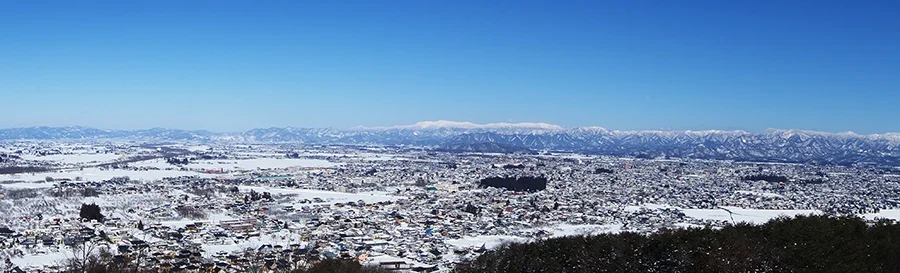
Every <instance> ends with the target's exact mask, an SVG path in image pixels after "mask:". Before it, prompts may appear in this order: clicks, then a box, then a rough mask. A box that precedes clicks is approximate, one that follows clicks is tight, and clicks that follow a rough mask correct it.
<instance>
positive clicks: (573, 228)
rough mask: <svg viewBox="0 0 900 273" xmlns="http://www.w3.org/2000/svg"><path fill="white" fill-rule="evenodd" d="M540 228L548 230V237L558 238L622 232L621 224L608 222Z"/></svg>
mask: <svg viewBox="0 0 900 273" xmlns="http://www.w3.org/2000/svg"><path fill="white" fill-rule="evenodd" d="M540 230H544V231H547V232H550V237H552V238H558V237H566V236H578V235H598V234H607V233H613V234H615V233H619V232H622V225H621V224H608V225H571V224H559V225H555V226H550V227H544V228H540Z"/></svg>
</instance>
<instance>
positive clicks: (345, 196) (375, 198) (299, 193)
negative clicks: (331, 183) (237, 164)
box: [238, 186, 403, 204]
mask: <svg viewBox="0 0 900 273" xmlns="http://www.w3.org/2000/svg"><path fill="white" fill-rule="evenodd" d="M238 188H239V189H240V190H241V191H251V190H253V191H256V192H269V193H271V194H273V195H277V194H284V195H296V198H298V199H313V198H316V197H318V198H321V199H323V200H325V203H330V204H335V203H343V202H351V201H352V202H356V201H359V200H362V201H364V202H366V203H377V202H385V201H394V200H398V199H401V198H403V197H398V196H391V195H387V193H386V192H361V193H345V192H335V191H322V190H309V189H286V188H269V187H254V186H239V187H238Z"/></svg>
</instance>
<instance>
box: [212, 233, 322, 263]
mask: <svg viewBox="0 0 900 273" xmlns="http://www.w3.org/2000/svg"><path fill="white" fill-rule="evenodd" d="M266 244H268V245H273V246H274V245H282V246H287V245H291V244H301V245H305V242H303V240H302V236H300V235H299V234H296V233H291V232H290V231H287V230H282V231H280V232H274V233H271V234H263V235H261V236H260V237H252V238H249V239H247V240H245V241H240V242H237V243H235V242H233V241H224V240H223V241H222V242H219V243H215V242H213V243H205V244H203V250H204V251H205V252H204V253H203V255H205V256H207V257H209V256H212V255H214V254H216V252H220V251H224V252H235V251H243V250H246V249H248V248H250V249H256V248H259V247H260V246H262V245H266Z"/></svg>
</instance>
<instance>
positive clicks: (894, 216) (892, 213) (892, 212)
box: [862, 209, 900, 221]
mask: <svg viewBox="0 0 900 273" xmlns="http://www.w3.org/2000/svg"><path fill="white" fill-rule="evenodd" d="M862 217H863V218H865V219H869V220H874V219H877V218H884V219H891V220H897V221H900V210H896V209H888V210H882V211H880V212H878V213H869V214H863V215H862Z"/></svg>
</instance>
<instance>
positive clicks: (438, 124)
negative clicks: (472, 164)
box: [375, 120, 563, 130]
mask: <svg viewBox="0 0 900 273" xmlns="http://www.w3.org/2000/svg"><path fill="white" fill-rule="evenodd" d="M439 128H461V129H489V128H526V129H545V130H563V127H562V126H559V125H555V124H548V123H540V122H521V123H505V122H501V123H488V124H476V123H472V122H467V121H466V122H461V121H449V120H438V121H421V122H417V123H416V124H413V125H405V126H391V127H381V128H375V129H439Z"/></svg>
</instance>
